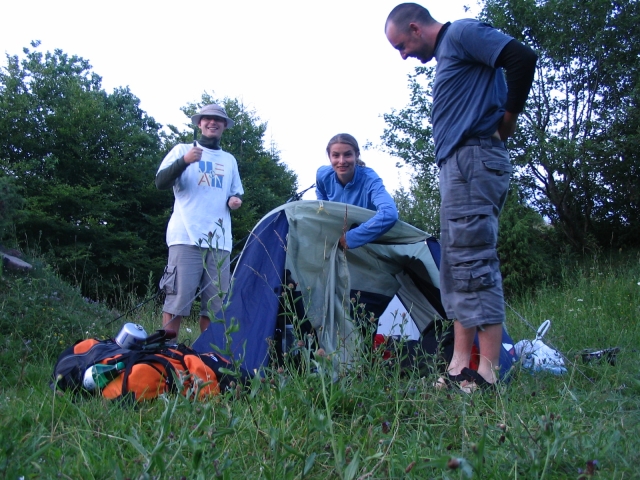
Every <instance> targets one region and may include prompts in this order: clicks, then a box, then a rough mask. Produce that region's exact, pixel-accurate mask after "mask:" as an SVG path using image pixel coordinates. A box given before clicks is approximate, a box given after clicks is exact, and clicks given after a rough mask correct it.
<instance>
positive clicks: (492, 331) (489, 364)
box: [478, 323, 502, 383]
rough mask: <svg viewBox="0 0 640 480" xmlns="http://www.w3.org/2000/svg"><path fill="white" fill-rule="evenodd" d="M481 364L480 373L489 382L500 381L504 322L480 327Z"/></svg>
mask: <svg viewBox="0 0 640 480" xmlns="http://www.w3.org/2000/svg"><path fill="white" fill-rule="evenodd" d="M478 343H480V364H479V366H478V373H479V374H480V375H482V377H483V378H484V379H485V380H486V381H487V382H489V383H495V382H497V381H498V370H499V369H500V349H501V348H502V324H501V323H494V324H491V325H485V326H484V327H483V328H482V329H478Z"/></svg>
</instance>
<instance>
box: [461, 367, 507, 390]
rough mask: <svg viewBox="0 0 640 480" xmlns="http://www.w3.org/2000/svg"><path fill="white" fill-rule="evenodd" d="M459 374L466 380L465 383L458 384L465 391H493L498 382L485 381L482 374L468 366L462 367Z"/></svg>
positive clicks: (496, 387)
mask: <svg viewBox="0 0 640 480" xmlns="http://www.w3.org/2000/svg"><path fill="white" fill-rule="evenodd" d="M460 375H464V376H465V377H466V380H467V382H468V383H467V385H464V386H462V385H461V386H460V389H461V390H462V391H463V392H465V393H473V392H476V391H478V390H479V391H481V392H495V391H497V389H498V385H497V383H498V382H495V383H491V382H487V380H486V379H485V378H484V377H483V376H482V375H480V374H479V373H478V372H477V371H475V370H471V369H470V368H463V369H462V372H460Z"/></svg>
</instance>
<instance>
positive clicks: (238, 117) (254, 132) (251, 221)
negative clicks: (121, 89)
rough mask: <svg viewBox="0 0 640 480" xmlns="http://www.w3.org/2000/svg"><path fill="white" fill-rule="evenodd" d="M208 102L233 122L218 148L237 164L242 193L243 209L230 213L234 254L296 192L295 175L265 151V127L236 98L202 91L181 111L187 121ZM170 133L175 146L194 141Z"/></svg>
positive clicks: (190, 135)
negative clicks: (250, 234) (259, 225)
mask: <svg viewBox="0 0 640 480" xmlns="http://www.w3.org/2000/svg"><path fill="white" fill-rule="evenodd" d="M210 103H218V104H220V105H223V106H224V108H225V110H226V112H227V114H228V115H229V116H230V117H231V118H233V120H234V123H235V124H234V126H233V128H230V129H229V130H227V131H225V132H224V134H223V135H222V140H221V142H220V145H221V147H222V149H223V150H225V151H227V152H229V153H231V154H232V155H233V156H234V157H235V158H236V160H237V161H238V170H239V172H240V178H241V180H242V186H243V188H244V191H245V194H244V196H243V202H242V208H240V209H239V210H235V211H233V212H232V221H233V226H232V227H233V228H232V233H233V241H234V244H235V247H234V252H235V253H237V252H238V251H239V250H241V249H242V247H243V246H244V242H243V241H242V240H244V239H245V238H246V236H247V235H248V234H249V232H250V231H251V230H252V229H253V227H254V226H255V225H256V223H257V222H258V221H259V220H260V219H261V218H262V217H263V216H264V215H265V214H267V213H268V212H269V211H271V210H272V209H274V208H276V207H277V206H279V205H282V204H283V203H285V202H286V201H287V199H289V198H290V197H291V196H292V195H293V194H294V193H295V192H296V190H297V176H296V174H295V173H294V172H292V171H291V170H290V169H289V168H288V167H287V166H286V165H285V164H284V163H282V162H281V160H280V156H279V152H278V150H277V149H276V148H275V146H274V145H273V144H272V145H271V146H270V148H268V149H267V147H266V146H265V142H264V135H265V132H266V130H267V124H266V123H262V122H261V121H260V118H259V117H258V116H257V115H256V112H255V111H252V110H248V109H247V108H245V106H244V105H243V104H242V103H241V102H240V101H238V100H237V99H230V98H224V99H223V100H222V101H218V100H216V99H215V98H214V97H213V96H212V95H210V94H208V93H206V92H205V93H204V94H203V95H202V98H201V100H200V102H198V103H189V104H187V105H186V106H185V107H183V108H182V111H183V112H184V113H185V115H186V116H187V117H189V118H190V117H191V116H192V115H194V114H196V113H197V112H198V111H199V110H200V108H201V107H202V106H203V105H208V104H210ZM172 131H173V133H174V135H173V137H172V141H174V142H175V143H178V142H182V143H189V142H191V141H193V134H194V132H193V130H191V129H188V130H182V131H180V130H179V129H178V128H176V127H172ZM199 133H200V132H199V131H198V134H199ZM170 146H173V145H170Z"/></svg>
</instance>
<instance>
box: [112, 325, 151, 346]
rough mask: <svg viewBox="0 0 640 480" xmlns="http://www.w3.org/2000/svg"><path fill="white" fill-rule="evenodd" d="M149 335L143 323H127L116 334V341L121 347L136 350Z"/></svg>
mask: <svg viewBox="0 0 640 480" xmlns="http://www.w3.org/2000/svg"><path fill="white" fill-rule="evenodd" d="M147 336H148V335H147V332H145V330H144V328H143V327H142V325H139V324H137V323H125V324H124V326H123V327H122V329H121V330H120V333H118V335H117V336H116V338H115V341H116V343H117V344H118V345H119V346H120V347H121V348H128V349H129V350H136V349H137V348H139V343H140V342H141V341H142V340H144V339H145V338H147Z"/></svg>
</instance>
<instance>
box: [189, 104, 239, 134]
mask: <svg viewBox="0 0 640 480" xmlns="http://www.w3.org/2000/svg"><path fill="white" fill-rule="evenodd" d="M207 115H210V116H214V115H215V116H216V117H222V118H224V119H225V120H226V121H227V128H231V127H233V125H234V122H233V120H231V119H230V118H229V115H227V112H225V111H224V108H222V107H221V106H220V105H216V104H215V103H212V104H211V105H205V106H204V107H202V108H201V109H200V112H199V113H197V114H195V115H194V116H192V117H191V122H192V123H193V124H194V125H198V124H200V119H201V118H202V117H204V116H207Z"/></svg>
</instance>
